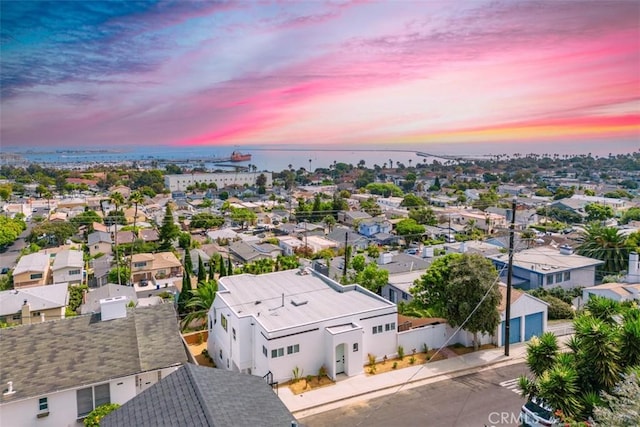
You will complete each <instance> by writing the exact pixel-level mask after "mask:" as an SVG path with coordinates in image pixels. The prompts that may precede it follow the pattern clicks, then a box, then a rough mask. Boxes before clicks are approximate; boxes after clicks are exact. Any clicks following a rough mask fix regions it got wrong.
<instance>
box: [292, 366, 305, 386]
mask: <svg viewBox="0 0 640 427" xmlns="http://www.w3.org/2000/svg"><path fill="white" fill-rule="evenodd" d="M302 372H303V370H302V369H300V368H299V367H297V366H296V367H295V368H293V370H292V371H291V373H292V374H293V382H294V383H297V382H298V381H299V380H300V378H302Z"/></svg>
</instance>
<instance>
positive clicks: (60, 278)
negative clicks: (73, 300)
mask: <svg viewBox="0 0 640 427" xmlns="http://www.w3.org/2000/svg"><path fill="white" fill-rule="evenodd" d="M74 270H80V273H79V274H69V272H70V271H74ZM82 270H83V269H82V268H77V267H64V268H60V269H58V270H56V271H54V272H53V283H67V282H68V283H80V282H82Z"/></svg>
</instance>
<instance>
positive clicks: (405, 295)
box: [402, 292, 409, 300]
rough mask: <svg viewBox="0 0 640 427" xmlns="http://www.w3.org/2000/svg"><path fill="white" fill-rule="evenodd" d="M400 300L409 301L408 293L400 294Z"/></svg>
mask: <svg viewBox="0 0 640 427" xmlns="http://www.w3.org/2000/svg"><path fill="white" fill-rule="evenodd" d="M402 299H404V300H407V299H409V294H408V293H406V292H403V293H402Z"/></svg>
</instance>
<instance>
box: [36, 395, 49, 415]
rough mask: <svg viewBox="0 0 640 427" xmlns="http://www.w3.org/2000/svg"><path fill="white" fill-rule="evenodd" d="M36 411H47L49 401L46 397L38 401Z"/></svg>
mask: <svg viewBox="0 0 640 427" xmlns="http://www.w3.org/2000/svg"><path fill="white" fill-rule="evenodd" d="M38 410H39V411H40V412H47V411H48V410H49V400H48V399H47V398H46V397H41V398H40V399H38Z"/></svg>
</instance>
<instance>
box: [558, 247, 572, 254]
mask: <svg viewBox="0 0 640 427" xmlns="http://www.w3.org/2000/svg"><path fill="white" fill-rule="evenodd" d="M560 253H561V254H562V255H571V254H572V253H573V248H572V247H571V246H569V245H561V246H560Z"/></svg>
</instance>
